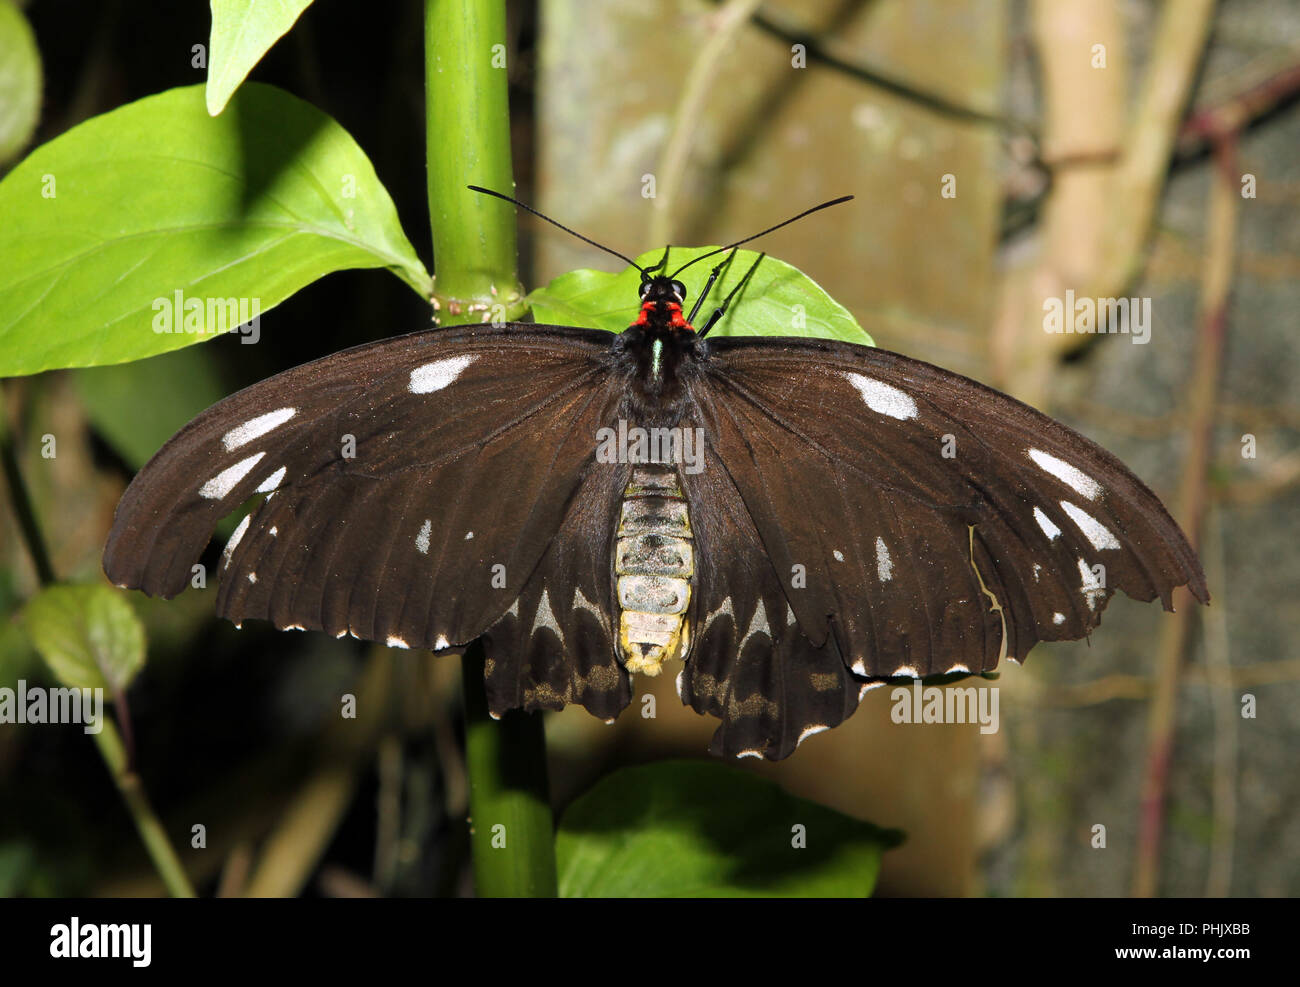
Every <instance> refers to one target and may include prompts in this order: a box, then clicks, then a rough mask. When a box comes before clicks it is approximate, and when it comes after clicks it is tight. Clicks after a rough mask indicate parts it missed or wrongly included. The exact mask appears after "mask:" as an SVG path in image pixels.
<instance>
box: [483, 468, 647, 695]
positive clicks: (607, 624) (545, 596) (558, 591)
mask: <svg viewBox="0 0 1300 987" xmlns="http://www.w3.org/2000/svg"><path fill="white" fill-rule="evenodd" d="M629 473H630V467H629V466H627V465H626V464H610V465H602V466H601V467H598V468H596V469H593V470H591V471H590V472H589V473H588V474H587V476H586V478H585V479H584V481H583V484H582V486H581V488H580V489H579V491H578V494H577V496H575V497H574V499H573V503H572V507H571V509H570V511H569V513H568V515H567V516H566V517H565V520H564V524H563V525H562V526H561V527H560V530H559V531H558V532H557V533H556V536H555V539H554V541H553V542H552V543H551V545H550V547H549V548H548V549H547V552H546V554H545V555H544V556H543V557H542V561H541V563H540V564H539V565H538V566H537V569H536V570H535V571H534V572H533V574H532V575H531V576H530V578H529V580H528V582H527V583H526V584H525V585H524V588H523V591H522V593H521V594H520V596H519V598H518V600H517V601H516V602H515V603H514V604H513V605H512V606H511V607H510V609H509V610H507V612H506V613H505V614H503V615H502V616H501V617H500V618H499V619H498V620H497V621H496V623H494V624H493V625H492V626H491V627H490V628H488V631H487V633H486V635H485V637H484V648H485V651H486V655H487V663H486V681H487V695H488V708H489V709H490V710H491V711H492V713H493V714H495V715H497V716H500V715H501V714H502V713H504V712H506V711H507V710H510V709H517V708H522V709H552V710H555V709H560V708H561V707H563V706H564V705H565V704H567V703H577V704H579V705H582V706H584V707H586V709H587V710H588V711H589V712H590V713H592V714H593V715H594V716H598V717H600V718H601V719H602V720H610V719H613V718H614V717H616V716H617V715H618V714H619V713H620V712H621V711H622V710H623V708H624V707H626V706H627V704H628V703H629V702H631V700H632V680H631V677H630V676H629V675H628V673H627V671H626V670H625V669H624V668H623V666H622V664H621V663H620V662H619V661H618V659H617V657H615V653H614V645H613V638H614V631H613V628H612V627H611V620H612V619H615V618H614V614H615V612H616V611H615V600H614V598H613V581H612V578H611V572H610V558H611V554H612V552H613V541H614V525H613V523H612V519H613V518H615V517H617V514H618V510H619V501H620V498H621V497H622V493H623V488H624V486H626V484H627V478H628V474H629Z"/></svg>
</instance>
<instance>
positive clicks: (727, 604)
mask: <svg viewBox="0 0 1300 987" xmlns="http://www.w3.org/2000/svg"><path fill="white" fill-rule="evenodd" d="M724 613H725V614H727V615H729V616H730V617H731V620H732V622H733V623H734V622H735V620H736V611H734V610H732V609H731V597H727V598H726V599H725V600H723V601H722V603H721V604H720V605H719V606H718V609H717V610H714V611H713V613H711V614H709V615H708V616H707V617H706V618H704V626H703V627H701V628H700V634H701V635H703V634H704V632H705V631H707V630H708V629H709V625H710V624H711V623H713V622H714V621H715V620H717V619H718V618H719V617H721V616H722V615H723V614H724Z"/></svg>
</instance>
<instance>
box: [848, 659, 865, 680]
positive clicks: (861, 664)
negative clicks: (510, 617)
mask: <svg viewBox="0 0 1300 987" xmlns="http://www.w3.org/2000/svg"><path fill="white" fill-rule="evenodd" d="M850 667H852V669H853V671H854V672H855V673H856V674H858V675H861V676H863V677H866V675H867V674H868V673H867V663H866V662H865V661H863V660H862V659H861V658H858V659H856V660H855V661H854V662H853V664H852V666H850Z"/></svg>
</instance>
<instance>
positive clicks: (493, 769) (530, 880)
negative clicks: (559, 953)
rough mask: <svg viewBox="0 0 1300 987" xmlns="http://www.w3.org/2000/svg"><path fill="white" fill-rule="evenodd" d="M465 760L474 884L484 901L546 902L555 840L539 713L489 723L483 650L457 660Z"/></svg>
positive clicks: (551, 891)
mask: <svg viewBox="0 0 1300 987" xmlns="http://www.w3.org/2000/svg"><path fill="white" fill-rule="evenodd" d="M464 672H465V761H466V769H467V772H468V774H469V814H470V846H471V848H472V850H473V855H474V881H475V885H476V886H477V888H478V893H479V896H480V897H484V898H553V897H555V894H556V877H555V836H554V827H553V823H552V820H551V807H550V804H549V802H548V800H547V789H548V787H549V786H548V783H547V777H546V741H545V737H544V735H543V733H542V714H541V713H525V712H524V711H523V710H518V709H516V710H511V711H510V712H508V713H506V714H505V715H504V716H502V717H501V719H499V720H494V719H492V718H491V716H489V715H488V706H487V696H486V694H485V692H484V689H483V646H482V645H481V644H479V643H477V642H476V643H475V644H474V645H472V646H471V647H470V649H469V650H468V651H467V652H466V653H465V663H464Z"/></svg>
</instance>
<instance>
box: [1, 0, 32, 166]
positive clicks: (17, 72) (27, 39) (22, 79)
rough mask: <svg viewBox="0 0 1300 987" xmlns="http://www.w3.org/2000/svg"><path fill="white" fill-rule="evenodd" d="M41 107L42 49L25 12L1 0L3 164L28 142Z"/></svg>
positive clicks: (9, 1)
mask: <svg viewBox="0 0 1300 987" xmlns="http://www.w3.org/2000/svg"><path fill="white" fill-rule="evenodd" d="M40 111H41V53H40V50H39V49H38V48H37V47H36V35H34V34H33V33H32V27H31V25H30V24H28V23H27V18H26V17H24V16H23V12H22V11H21V10H19V9H18V7H17V6H16V5H15V4H14V3H12V2H11V0H0V164H3V163H4V162H6V161H8V160H10V159H11V158H13V157H14V156H15V155H16V154H17V153H18V152H19V151H21V150H22V149H23V148H24V147H26V146H27V142H28V141H29V140H31V138H32V132H33V131H34V130H35V129H36V121H37V119H39V117H40Z"/></svg>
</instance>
